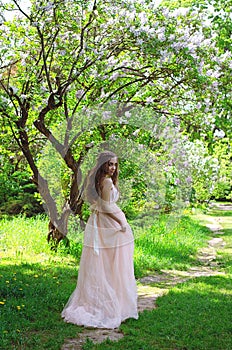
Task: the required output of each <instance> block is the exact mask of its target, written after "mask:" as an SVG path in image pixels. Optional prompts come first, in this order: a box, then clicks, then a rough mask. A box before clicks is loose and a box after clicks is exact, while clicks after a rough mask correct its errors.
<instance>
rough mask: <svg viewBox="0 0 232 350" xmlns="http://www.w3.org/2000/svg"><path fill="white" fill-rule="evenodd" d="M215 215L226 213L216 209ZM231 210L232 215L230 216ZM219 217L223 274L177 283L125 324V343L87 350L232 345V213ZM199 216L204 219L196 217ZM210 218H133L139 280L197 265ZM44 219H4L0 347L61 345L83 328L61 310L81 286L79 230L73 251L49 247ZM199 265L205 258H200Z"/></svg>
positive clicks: (197, 349)
mask: <svg viewBox="0 0 232 350" xmlns="http://www.w3.org/2000/svg"><path fill="white" fill-rule="evenodd" d="M208 214H210V215H215V217H218V215H219V214H220V216H222V213H221V211H220V213H218V212H216V210H215V212H214V211H213V210H211V211H210V212H209V213H208ZM230 214H232V213H230ZM224 217H225V218H226V221H225V224H224V221H223V222H221V224H222V225H225V226H224V229H225V235H224V236H223V238H224V239H225V241H226V243H227V246H226V247H225V249H222V250H221V251H220V252H219V255H218V259H219V261H220V268H221V270H223V271H225V275H220V276H214V277H204V278H203V277H202V278H198V279H192V280H190V281H188V282H186V283H182V284H179V285H178V286H176V287H174V288H172V289H171V290H170V292H169V293H168V294H167V295H165V296H163V297H162V298H159V299H158V300H157V304H158V308H156V309H154V310H153V311H145V312H143V313H141V314H140V317H139V320H138V321H135V320H127V321H126V322H125V323H123V324H122V325H121V329H122V331H123V333H124V334H125V335H126V336H125V337H124V338H122V339H121V340H120V341H119V342H117V343H113V342H110V341H106V342H104V343H102V344H100V345H94V344H92V343H91V341H87V342H86V344H85V345H84V347H83V348H84V349H135V350H136V349H149V350H150V349H157V350H158V349H159V350H168V349H170V350H172V349H173V350H174V349H175V350H177V349H178V350H184V349H185V350H190V349H194V350H201V349H202V350H227V349H228V350H229V349H231V348H232V328H231V321H232V305H231V304H232V301H231V300H232V298H231V294H232V282H231V275H230V274H231V264H230V263H231V254H230V252H231V251H230V249H231V247H232V229H231V227H232V225H231V221H232V216H230V215H229V213H228V212H227V213H226V215H225V216H224ZM199 218H200V219H201V221H200V222H199V221H198V219H199ZM208 219H209V217H207V215H204V216H201V217H200V216H199V214H198V215H195V216H194V217H192V216H190V217H189V216H187V215H186V216H184V217H182V218H180V219H179V220H178V221H176V222H175V225H170V218H168V217H159V218H157V219H156V220H153V222H152V224H151V225H149V226H147V227H146V228H145V227H142V226H141V225H137V226H136V223H132V226H133V225H134V226H133V228H134V232H135V238H136V240H135V245H136V249H135V272H136V277H142V276H144V275H146V274H152V273H155V272H156V271H158V272H159V271H160V270H161V269H182V270H184V269H188V268H189V267H191V266H196V264H197V263H198V262H197V260H196V253H197V249H199V248H200V247H203V246H204V245H206V242H207V240H208V239H209V238H210V237H211V233H210V232H209V230H208V229H206V228H205V227H204V226H203V224H204V222H203V220H205V222H206V221H207V220H208ZM46 233H47V220H46V218H43V217H37V218H30V219H25V218H22V217H17V218H13V219H2V220H1V225H0V257H1V268H0V277H1V278H0V291H1V297H0V312H1V315H0V317H1V322H0V331H1V339H0V349H4V350H8V349H20V350H23V349H29V350H30V349H33V350H43V349H51V350H52V349H54V350H55V349H57V350H58V349H60V348H61V345H62V344H63V342H64V339H65V338H73V337H76V336H77V334H78V332H81V331H82V330H83V327H77V326H74V325H71V324H66V323H64V322H63V321H62V319H61V317H60V313H61V311H62V308H63V306H64V304H65V303H66V302H67V298H68V297H69V295H70V294H71V292H72V291H73V289H74V288H75V285H76V278H77V272H78V262H79V258H80V254H81V234H80V233H78V232H76V231H75V225H74V226H73V227H71V229H70V239H71V247H70V249H69V252H68V251H67V249H65V248H64V247H61V248H60V250H59V251H58V253H53V252H51V251H50V249H49V246H48V245H47V243H46ZM198 264H199V263H198Z"/></svg>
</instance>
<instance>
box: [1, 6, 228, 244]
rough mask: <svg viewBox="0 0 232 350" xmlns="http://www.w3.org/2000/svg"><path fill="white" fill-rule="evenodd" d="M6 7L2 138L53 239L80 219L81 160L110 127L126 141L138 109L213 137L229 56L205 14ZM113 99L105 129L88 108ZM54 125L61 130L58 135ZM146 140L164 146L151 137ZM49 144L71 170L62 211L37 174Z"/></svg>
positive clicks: (152, 123)
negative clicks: (72, 218) (25, 173)
mask: <svg viewBox="0 0 232 350" xmlns="http://www.w3.org/2000/svg"><path fill="white" fill-rule="evenodd" d="M1 7H2V8H3V5H1ZM4 8H5V10H7V9H8V10H17V11H18V13H19V15H18V16H17V17H15V19H14V20H13V21H4V23H3V25H2V26H1V29H0V31H1V51H0V62H1V72H2V73H1V92H0V99H1V100H0V112H1V115H2V117H3V121H4V128H3V133H4V137H5V135H6V133H8V132H9V130H10V131H11V133H12V136H13V138H14V142H15V143H16V144H17V147H18V148H19V149H21V151H22V152H23V155H24V157H25V159H26V160H27V163H28V165H29V167H30V169H31V173H32V176H33V182H34V184H35V185H36V187H37V188H38V191H39V193H40V195H41V196H42V198H43V201H44V202H45V203H46V206H47V209H48V212H49V217H50V224H49V229H50V232H49V237H52V238H53V239H54V240H55V241H56V242H59V241H60V239H62V238H64V237H65V236H66V234H67V222H68V218H69V215H70V214H71V213H72V212H73V213H75V214H78V215H81V205H82V200H81V199H80V183H81V171H80V168H81V164H82V162H83V159H84V158H85V156H86V154H87V153H88V152H89V150H90V149H91V148H92V147H93V146H94V145H96V144H98V143H101V142H102V141H106V140H107V139H108V138H109V137H110V135H112V134H113V133H114V129H115V126H116V127H117V128H119V127H120V125H121V126H122V125H123V129H122V133H121V135H122V136H123V137H125V136H126V135H128V131H129V133H132V132H135V131H136V130H137V129H138V128H137V124H136V122H135V119H134V118H132V119H130V117H129V116H130V110H131V109H132V108H133V107H134V106H142V107H147V108H148V109H149V110H151V111H152V113H150V114H149V113H147V114H146V118H147V120H146V121H145V122H144V123H143V125H144V127H145V129H146V124H148V125H149V129H150V130H152V128H153V127H156V126H157V120H159V118H160V116H164V117H165V118H166V120H168V121H169V122H171V123H174V124H175V123H176V124H178V125H180V126H181V128H182V132H187V133H188V134H190V136H191V137H192V139H194V138H196V137H202V135H206V134H207V133H212V132H213V128H212V124H213V121H214V119H215V111H216V107H214V105H215V101H216V100H217V98H218V96H219V94H220V90H218V85H217V84H215V80H216V79H217V74H218V70H220V72H224V71H226V70H227V68H228V64H229V63H228V62H229V59H228V57H227V56H223V55H224V53H223V52H222V53H221V52H220V48H218V47H217V45H215V37H214V35H212V32H213V28H211V26H210V25H209V24H206V17H205V14H204V8H202V9H201V11H199V12H196V11H195V12H194V11H193V12H191V11H190V10H189V9H186V10H185V11H183V10H181V11H176V10H174V11H170V10H168V9H167V8H162V7H160V8H155V6H154V4H153V2H149V3H148V4H146V3H145V2H144V3H141V2H134V1H133V2H131V1H126V2H121V1H115V2H114V3H113V4H112V3H111V2H105V1H104V2H103V1H80V2H78V3H77V2H76V1H72V0H68V1H65V2H63V1H61V2H57V1H52V2H51V1H50V2H48V1H32V2H31V8H30V9H29V10H27V11H24V10H23V8H22V7H21V5H20V2H18V1H16V0H13V1H12V2H11V3H10V4H9V5H7V7H6V6H4ZM220 55H222V58H221V57H220ZM213 58H214V59H213ZM215 74H216V75H215ZM212 89H213V94H212ZM218 91H219V92H218ZM112 103H113V104H114V105H116V108H114V118H113V119H110V118H109V119H108V122H107V123H106V122H103V120H104V118H105V119H107V118H108V117H107V116H106V114H103V110H102V113H100V115H98V116H97V117H96V115H92V114H91V113H90V114H88V113H89V112H88V111H90V109H91V108H92V107H93V106H98V107H99V106H107V105H109V104H112ZM83 108H84V109H83ZM107 108H108V107H107ZM105 112H107V110H105ZM80 116H82V117H80ZM193 116H194V118H193ZM115 118H116V119H115ZM60 123H61V124H62V125H65V128H64V129H62V130H63V131H62V133H61V134H60V135H58V136H56V134H55V133H54V131H53V130H54V129H56V128H57V127H58V126H59V125H60ZM131 125H132V126H133V127H132V130H131ZM220 125H221V122H220ZM74 126H75V132H74V131H73V128H74ZM139 132H140V131H139ZM142 133H143V132H142ZM140 136H141V134H140ZM151 136H152V135H151ZM152 139H153V145H154V143H155V144H157V145H159V144H160V143H159V137H158V136H157V135H156V136H154V135H153V136H152ZM47 140H48V141H49V142H50V143H51V144H52V146H53V148H54V149H55V150H56V152H57V153H58V154H59V155H60V157H61V159H62V161H63V162H64V164H65V168H66V169H69V172H68V174H69V175H70V179H67V181H68V185H67V188H68V190H67V191H66V194H65V203H63V205H62V209H61V210H58V208H57V203H56V201H55V200H54V198H53V196H52V195H51V190H50V188H49V185H48V182H47V179H46V178H45V177H44V176H43V175H42V174H41V172H40V170H39V168H38V160H39V158H40V151H41V150H42V148H43V147H44V145H45V143H46V141H47ZM141 140H142V137H141ZM156 151H157V152H158V146H157V147H156Z"/></svg>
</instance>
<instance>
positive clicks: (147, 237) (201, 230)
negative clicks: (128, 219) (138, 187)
mask: <svg viewBox="0 0 232 350" xmlns="http://www.w3.org/2000/svg"><path fill="white" fill-rule="evenodd" d="M134 231H135V238H136V240H135V256H134V262H135V274H136V275H137V276H142V275H144V274H147V273H152V271H155V270H156V271H160V270H161V269H187V268H189V267H190V266H191V264H195V265H196V264H198V263H199V262H198V261H197V259H196V255H197V251H198V249H199V248H201V247H203V246H204V245H205V244H206V241H207V239H208V237H209V230H208V229H207V228H205V227H203V226H201V225H199V223H197V222H196V221H194V220H192V219H191V218H189V217H187V216H182V217H181V218H179V219H178V220H175V221H172V220H170V217H168V216H160V217H158V218H156V220H154V223H153V225H151V227H150V228H148V229H147V230H144V229H139V228H136V227H135V228H134Z"/></svg>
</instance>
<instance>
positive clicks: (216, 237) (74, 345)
mask: <svg viewBox="0 0 232 350" xmlns="http://www.w3.org/2000/svg"><path fill="white" fill-rule="evenodd" d="M217 209H218V210H222V211H223V210H232V205H223V204H217ZM207 219H209V220H210V221H209V222H208V223H207V224H206V225H205V226H207V227H208V228H209V229H210V230H211V231H212V238H211V239H210V240H209V241H208V246H207V247H205V248H203V249H201V250H199V252H198V260H199V261H200V262H201V264H202V265H201V266H197V267H192V268H190V269H189V270H187V271H179V270H162V271H161V272H162V273H161V274H157V275H152V276H146V277H143V278H141V279H140V280H139V281H138V311H139V312H143V311H144V310H152V309H154V308H155V307H156V305H155V301H156V299H157V298H158V297H160V296H162V295H164V294H166V293H167V292H168V290H169V289H170V288H171V287H172V286H174V285H176V284H178V283H182V282H185V281H187V280H188V279H191V278H195V277H201V276H214V275H219V274H223V272H220V271H218V270H217V261H216V255H217V249H219V248H220V249H222V248H223V247H224V246H225V242H224V240H223V238H222V236H223V233H224V232H223V229H222V226H221V224H220V222H221V220H222V218H221V217H218V218H215V217H209V216H207ZM154 284H156V286H157V287H154ZM122 337H123V333H122V332H121V331H120V330H119V329H113V330H110V329H88V328H84V330H83V332H82V333H80V334H78V338H75V339H66V340H65V342H64V344H63V346H62V347H61V350H81V349H82V345H83V344H84V343H85V341H86V339H87V338H89V339H91V340H92V341H93V342H94V343H101V342H103V341H104V340H106V339H107V338H108V339H110V340H112V341H118V340H119V339H121V338H122Z"/></svg>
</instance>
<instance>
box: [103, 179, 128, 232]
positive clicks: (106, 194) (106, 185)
mask: <svg viewBox="0 0 232 350" xmlns="http://www.w3.org/2000/svg"><path fill="white" fill-rule="evenodd" d="M112 185H113V182H112V180H111V179H110V178H105V179H104V180H103V184H102V193H101V198H102V200H103V203H104V202H105V203H106V204H105V205H104V204H103V205H102V206H103V209H104V206H105V207H106V210H105V213H106V214H107V215H109V216H110V217H111V218H112V219H114V220H115V221H117V222H118V223H119V225H120V226H121V227H122V229H121V231H126V227H125V226H123V223H122V222H121V220H120V219H119V218H118V217H117V215H116V214H115V213H114V212H113V211H111V210H109V208H110V207H109V206H110V193H111V190H112Z"/></svg>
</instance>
